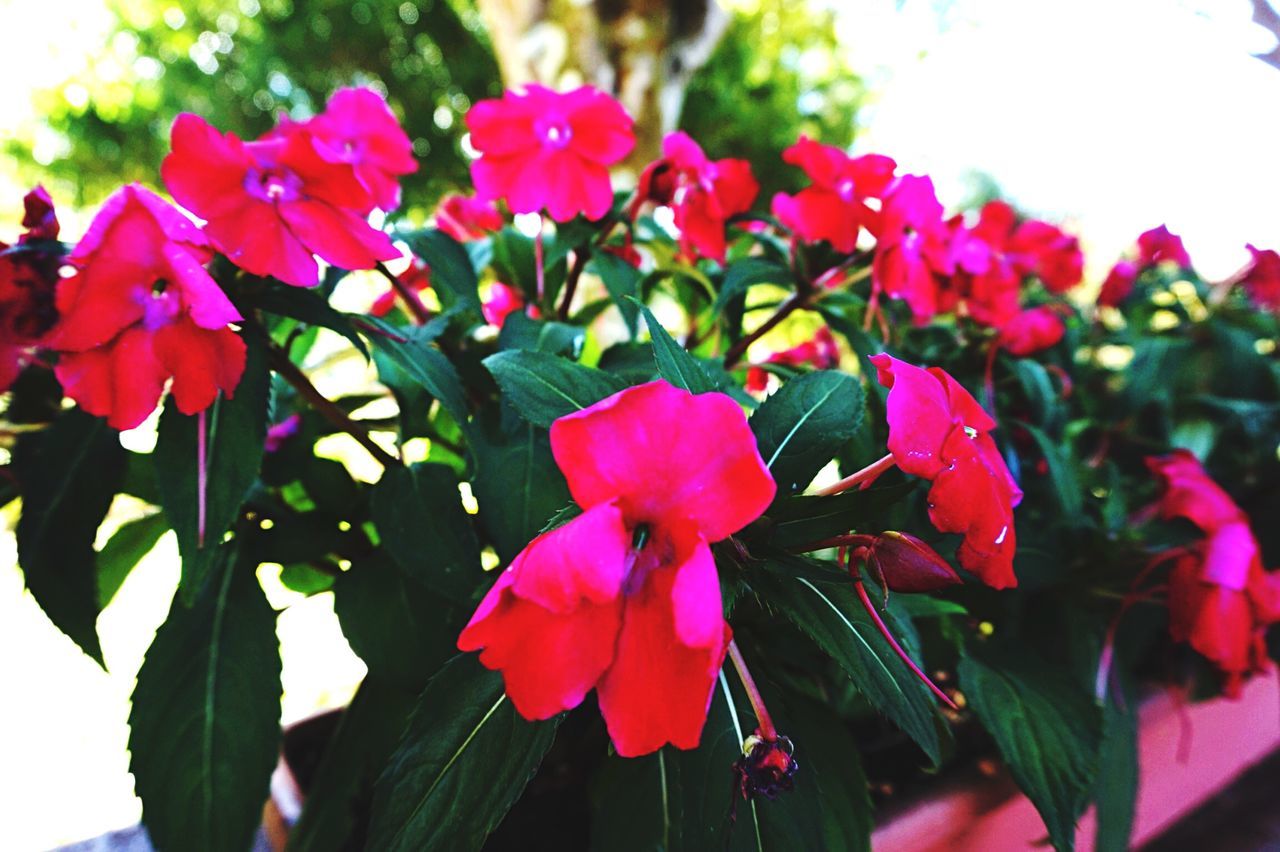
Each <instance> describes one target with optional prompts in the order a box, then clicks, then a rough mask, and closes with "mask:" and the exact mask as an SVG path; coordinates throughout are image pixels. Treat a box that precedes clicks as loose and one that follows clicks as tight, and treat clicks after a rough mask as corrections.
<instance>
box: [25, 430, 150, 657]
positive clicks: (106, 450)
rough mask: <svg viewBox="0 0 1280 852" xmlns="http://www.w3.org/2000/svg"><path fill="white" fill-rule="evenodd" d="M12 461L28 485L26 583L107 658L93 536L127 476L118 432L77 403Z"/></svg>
mask: <svg viewBox="0 0 1280 852" xmlns="http://www.w3.org/2000/svg"><path fill="white" fill-rule="evenodd" d="M13 467H14V472H15V473H16V474H17V476H18V481H19V482H20V483H21V484H22V517H21V518H20V519H19V520H18V530H17V534H18V564H19V565H21V566H22V575H23V579H24V581H25V583H26V586H27V588H28V589H29V590H30V591H31V595H32V597H34V598H35V599H36V603H38V604H39V605H40V608H41V609H42V610H44V612H45V615H47V616H49V620H50V621H52V622H53V623H54V624H56V625H57V626H58V629H59V630H61V631H62V632H63V633H65V634H67V636H69V637H71V639H72V641H74V642H75V643H76V644H77V645H79V646H80V647H81V649H83V650H84V652H85V653H86V654H88V655H89V656H90V657H92V658H93V659H95V660H97V661H98V663H102V650H101V648H100V647H99V645H98V633H97V630H96V627H95V622H96V621H97V618H98V611H99V606H98V585H97V568H96V559H95V556H94V552H93V539H94V535H95V534H96V533H97V530H98V525H99V524H101V523H102V519H103V518H104V517H106V514H107V509H108V508H110V506H111V500H112V498H113V497H114V496H115V493H116V490H117V489H118V488H119V487H120V485H121V483H122V482H123V480H124V472H125V451H124V448H122V447H121V446H120V438H119V435H118V434H117V433H116V432H115V430H113V429H112V428H111V427H109V426H107V423H106V421H105V420H101V419H99V418H97V417H93V416H91V415H89V414H86V413H85V412H84V411H81V410H80V409H79V408H75V409H72V410H71V411H68V412H66V413H64V414H62V415H61V416H60V417H59V418H58V419H57V420H55V421H54V422H53V425H52V426H50V427H49V428H48V429H46V430H44V431H43V432H34V433H29V434H26V435H23V436H22V438H21V439H19V441H18V445H17V447H16V448H15V450H14V456H13Z"/></svg>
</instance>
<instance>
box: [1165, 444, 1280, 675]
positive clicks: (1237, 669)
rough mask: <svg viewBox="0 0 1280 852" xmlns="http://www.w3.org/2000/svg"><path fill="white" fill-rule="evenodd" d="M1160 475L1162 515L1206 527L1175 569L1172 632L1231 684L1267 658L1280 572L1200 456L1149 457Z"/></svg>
mask: <svg viewBox="0 0 1280 852" xmlns="http://www.w3.org/2000/svg"><path fill="white" fill-rule="evenodd" d="M1147 466H1148V467H1149V468H1150V469H1151V470H1152V472H1154V473H1155V474H1156V475H1157V476H1158V477H1159V478H1160V480H1161V483H1162V485H1163V493H1162V495H1161V497H1160V501H1159V503H1158V507H1159V510H1160V515H1161V517H1163V518H1184V519H1186V520H1188V521H1190V522H1191V523H1193V524H1195V525H1196V526H1197V527H1199V528H1200V530H1201V531H1202V532H1204V534H1205V538H1204V539H1203V540H1202V541H1201V542H1199V543H1198V544H1197V545H1195V546H1193V547H1191V548H1189V549H1188V550H1187V551H1186V552H1185V553H1182V554H1179V555H1178V556H1177V557H1176V558H1175V560H1174V565H1173V570H1172V572H1171V573H1170V576H1169V633H1170V635H1171V636H1172V637H1173V639H1174V641H1177V642H1188V643H1189V644H1190V645H1191V647H1192V648H1194V649H1195V650H1196V651H1198V652H1199V653H1201V654H1203V655H1204V656H1205V657H1207V658H1208V659H1209V660H1210V661H1212V662H1213V663H1214V665H1216V666H1217V667H1218V668H1219V669H1221V670H1222V672H1223V673H1224V674H1225V675H1226V686H1225V689H1226V692H1227V694H1229V695H1235V694H1238V693H1239V690H1240V686H1241V685H1242V684H1243V682H1244V679H1245V678H1246V677H1248V676H1249V675H1250V674H1251V673H1252V672H1254V671H1258V670H1261V669H1263V668H1265V667H1266V665H1267V654H1266V648H1265V645H1264V644H1263V638H1264V634H1265V632H1266V628H1267V626H1268V625H1270V624H1273V623H1275V622H1276V621H1280V574H1278V573H1275V572H1268V571H1265V570H1264V569H1263V567H1262V553H1261V550H1260V548H1259V547H1258V542H1257V539H1255V538H1254V536H1253V532H1252V531H1251V530H1250V528H1249V519H1248V516H1246V515H1245V513H1244V512H1243V511H1242V510H1241V509H1240V507H1239V506H1237V505H1236V503H1235V501H1233V500H1232V499H1231V497H1230V496H1229V495H1228V494H1227V493H1226V492H1225V491H1223V490H1222V488H1220V487H1219V486H1218V484H1217V483H1215V482H1214V481H1213V480H1212V479H1211V478H1210V477H1209V475H1208V474H1207V473H1206V472H1205V470H1204V468H1203V467H1201V466H1200V462H1199V461H1197V460H1196V458H1195V456H1193V455H1191V453H1189V452H1187V451H1186V450H1176V451H1174V452H1173V453H1171V454H1169V455H1167V456H1160V457H1156V458H1150V459H1147Z"/></svg>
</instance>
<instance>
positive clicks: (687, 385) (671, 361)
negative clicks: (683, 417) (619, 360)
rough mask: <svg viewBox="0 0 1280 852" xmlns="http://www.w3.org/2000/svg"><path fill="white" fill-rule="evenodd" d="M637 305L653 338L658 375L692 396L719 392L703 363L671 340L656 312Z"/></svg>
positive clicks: (638, 303) (716, 384)
mask: <svg viewBox="0 0 1280 852" xmlns="http://www.w3.org/2000/svg"><path fill="white" fill-rule="evenodd" d="M636 304H637V305H640V312H641V313H642V314H644V321H645V324H646V325H648V326H649V337H650V338H652V340H653V358H654V361H656V362H657V364H658V374H659V375H660V376H662V378H664V379H666V380H667V381H668V382H670V383H671V384H673V385H675V386H676V387H678V388H684V389H685V390H687V391H689V392H690V393H707V392H708V391H714V390H719V389H720V385H719V384H718V383H717V382H716V381H715V379H713V378H712V377H711V375H710V374H709V373H708V372H707V371H706V370H705V369H703V367H702V363H701V362H700V361H698V359H697V358H695V357H693V356H692V355H690V354H689V353H688V352H687V351H685V348H684V347H683V346H681V345H680V344H679V343H676V342H675V341H674V340H672V339H671V335H670V334H668V333H667V330H666V329H665V328H663V327H662V323H660V322H658V320H657V318H656V317H654V315H653V312H652V311H650V310H649V309H648V308H647V307H645V306H644V305H643V304H641V303H640V302H638V301H637V302H636Z"/></svg>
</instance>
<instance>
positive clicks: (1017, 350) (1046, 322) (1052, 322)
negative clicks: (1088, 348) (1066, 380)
mask: <svg viewBox="0 0 1280 852" xmlns="http://www.w3.org/2000/svg"><path fill="white" fill-rule="evenodd" d="M1066 332H1067V327H1066V326H1065V325H1064V324H1063V322H1062V317H1061V316H1059V313H1058V311H1057V310H1055V309H1054V308H1053V307H1050V306H1049V305H1041V306H1040V307H1038V308H1027V309H1026V310H1024V311H1020V312H1019V313H1018V314H1017V315H1016V316H1014V317H1013V319H1011V320H1009V321H1008V322H1006V323H1005V324H1004V325H1003V326H1001V327H1000V335H999V337H997V338H996V341H997V343H998V345H1000V346H1001V347H1003V348H1004V349H1005V351H1007V352H1008V353H1009V354H1010V355H1015V356H1017V357H1019V358H1023V357H1026V356H1027V355H1034V354H1035V353H1037V352H1040V351H1042V350H1045V349H1048V348H1049V347H1050V346H1053V345H1055V344H1056V343H1057V342H1058V341H1059V340H1061V339H1062V336H1063V335H1064V334H1066Z"/></svg>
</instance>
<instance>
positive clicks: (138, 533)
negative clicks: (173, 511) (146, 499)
mask: <svg viewBox="0 0 1280 852" xmlns="http://www.w3.org/2000/svg"><path fill="white" fill-rule="evenodd" d="M168 529H169V522H168V521H167V520H166V519H165V516H164V512H152V513H151V514H150V515H145V516H143V517H141V518H135V519H134V520H132V521H128V522H126V523H123V524H121V525H120V528H119V529H118V530H116V531H115V532H114V533H112V535H111V538H110V539H108V540H107V543H106V544H105V545H103V547H102V550H100V551H98V608H99V609H106V608H107V604H109V603H111V599H112V598H114V597H115V596H116V592H118V591H119V590H120V586H121V585H122V584H123V583H124V581H125V578H126V577H128V576H129V572H130V571H132V570H133V568H134V566H135V565H137V564H138V562H140V561H141V560H142V557H144V556H146V555H147V554H148V553H150V552H151V549H152V548H154V547H155V546H156V542H158V541H159V540H160V536H162V535H164V534H165V533H166V532H167V531H168Z"/></svg>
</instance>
